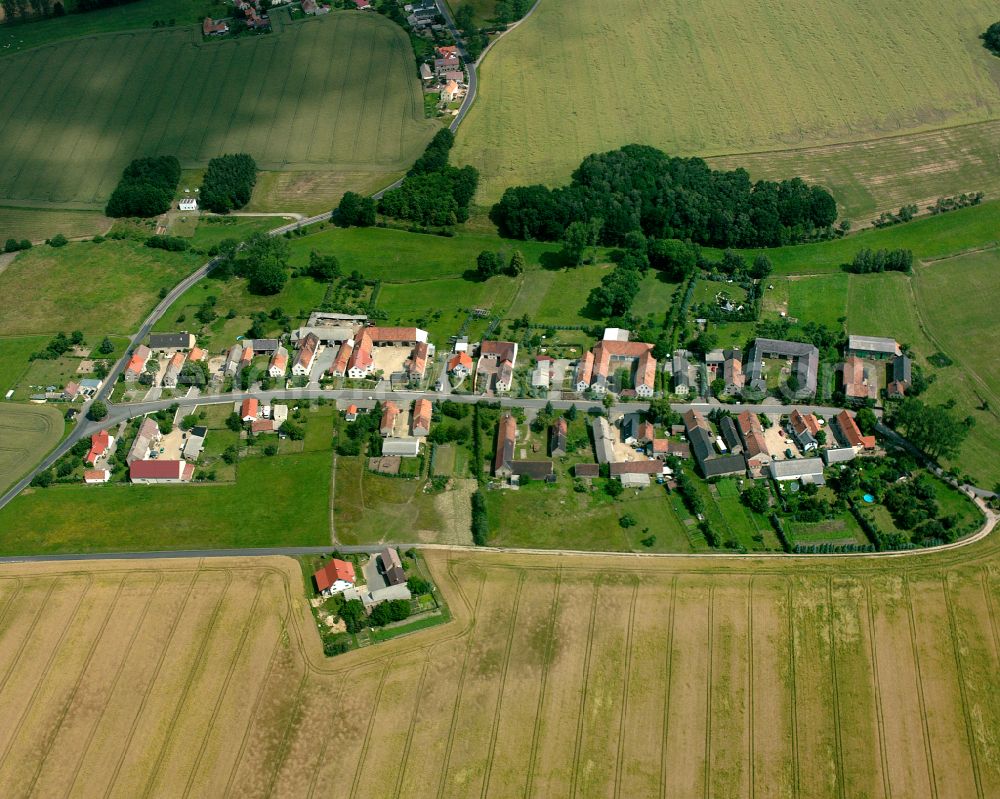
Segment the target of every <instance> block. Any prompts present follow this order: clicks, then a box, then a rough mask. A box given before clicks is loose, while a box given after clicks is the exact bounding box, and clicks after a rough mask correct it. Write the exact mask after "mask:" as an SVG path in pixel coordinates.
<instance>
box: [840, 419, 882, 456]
mask: <svg viewBox="0 0 1000 799" xmlns="http://www.w3.org/2000/svg"><path fill="white" fill-rule="evenodd" d="M837 426H838V427H839V428H840V432H842V433H843V434H844V438H846V439H847V443H848V444H850V445H851V446H852V447H863V448H864V449H875V436H863V435H861V430H860V428H859V427H858V423H857V422H855V421H854V417H853V416H851V414H849V413H848V412H847V411H841V412H840V413H838V414H837Z"/></svg>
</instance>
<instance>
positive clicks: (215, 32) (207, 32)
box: [180, 17, 229, 211]
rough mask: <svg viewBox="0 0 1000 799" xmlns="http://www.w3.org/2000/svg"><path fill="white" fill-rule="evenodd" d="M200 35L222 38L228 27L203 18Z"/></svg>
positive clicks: (218, 21)
mask: <svg viewBox="0 0 1000 799" xmlns="http://www.w3.org/2000/svg"><path fill="white" fill-rule="evenodd" d="M201 33H202V36H222V35H224V34H226V33H229V25H228V24H226V21H225V20H224V19H212V18H211V17H205V20H204V22H202V23H201ZM192 202H193V203H194V204H195V205H194V208H186V207H185V205H184V204H185V203H192ZM197 207H198V203H197V202H195V201H194V200H188V199H184V200H181V202H180V208H181V210H182V211H194V210H195V209H197Z"/></svg>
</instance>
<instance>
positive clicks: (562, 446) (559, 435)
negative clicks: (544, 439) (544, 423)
mask: <svg viewBox="0 0 1000 799" xmlns="http://www.w3.org/2000/svg"><path fill="white" fill-rule="evenodd" d="M568 430H569V427H568V425H567V424H566V420H565V419H564V418H563V417H561V416H560V417H559V418H558V419H556V421H555V423H554V424H553V425H552V432H551V433H550V434H549V453H550V454H551V455H552V457H553V458H561V457H562V456H563V455H565V454H566V434H567V432H568Z"/></svg>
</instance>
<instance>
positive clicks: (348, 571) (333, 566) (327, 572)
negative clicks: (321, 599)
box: [313, 558, 355, 594]
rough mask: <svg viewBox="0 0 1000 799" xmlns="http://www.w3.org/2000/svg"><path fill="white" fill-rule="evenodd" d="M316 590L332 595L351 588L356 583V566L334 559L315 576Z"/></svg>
mask: <svg viewBox="0 0 1000 799" xmlns="http://www.w3.org/2000/svg"><path fill="white" fill-rule="evenodd" d="M313 581H314V582H315V583H316V590H317V591H319V592H320V593H321V594H332V593H334V592H335V591H343V590H345V589H347V588H351V587H352V586H353V585H354V582H355V576H354V564H352V563H348V562H347V561H346V560H338V559H337V558H334V559H333V560H331V561H330V562H329V563H327V564H326V565H325V566H324V567H323V568H322V569H319V570H318V571H317V572H315V573H314V574H313Z"/></svg>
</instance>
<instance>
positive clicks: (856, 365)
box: [843, 355, 878, 400]
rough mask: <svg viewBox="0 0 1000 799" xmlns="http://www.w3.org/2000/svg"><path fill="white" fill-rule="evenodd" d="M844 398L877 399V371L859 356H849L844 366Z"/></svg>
mask: <svg viewBox="0 0 1000 799" xmlns="http://www.w3.org/2000/svg"><path fill="white" fill-rule="evenodd" d="M843 382H844V396H845V397H847V399H849V400H866V399H876V398H877V397H878V380H876V378H875V370H874V369H872V368H870V367H869V366H868V364H867V363H866V362H865V361H864V359H862V358H859V357H858V356H857V355H848V356H847V357H846V358H845V359H844V366H843Z"/></svg>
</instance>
